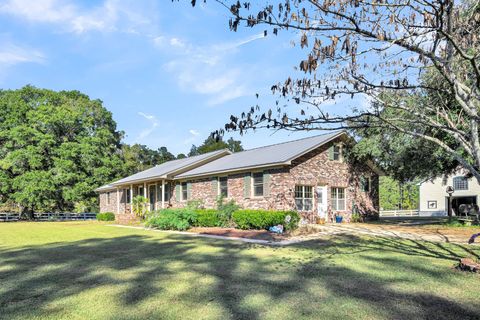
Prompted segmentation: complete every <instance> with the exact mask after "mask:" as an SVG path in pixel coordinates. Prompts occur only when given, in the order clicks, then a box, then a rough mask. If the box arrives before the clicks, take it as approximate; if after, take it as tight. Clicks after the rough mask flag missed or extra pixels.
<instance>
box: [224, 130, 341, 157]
mask: <svg viewBox="0 0 480 320" xmlns="http://www.w3.org/2000/svg"><path fill="white" fill-rule="evenodd" d="M334 132H336V133H337V134H338V133H340V132H345V130H334V131H332V132H326V133H322V134H317V135H315V136H311V137H305V138H299V139H295V140H289V141H284V142H278V143H274V144H269V145H266V146H261V147H255V148H252V149H248V150H243V151H239V152H234V153H233V154H237V153H242V152H247V151H252V150H258V149H262V148H267V147H273V146H278V145H281V144H286V143H291V142H297V141H301V140H307V139H312V138H318V137H321V136H326V135H327V134H333V133H334Z"/></svg>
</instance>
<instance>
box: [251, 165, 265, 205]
mask: <svg viewBox="0 0 480 320" xmlns="http://www.w3.org/2000/svg"><path fill="white" fill-rule="evenodd" d="M256 173H261V174H262V185H263V191H262V195H261V196H256V195H255V177H254V174H256ZM264 175H265V173H264V171H252V172H250V176H251V177H252V179H251V180H252V181H251V182H250V184H251V186H250V197H251V198H255V199H262V198H264V197H265V178H264Z"/></svg>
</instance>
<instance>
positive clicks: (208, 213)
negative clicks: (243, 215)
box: [195, 209, 222, 227]
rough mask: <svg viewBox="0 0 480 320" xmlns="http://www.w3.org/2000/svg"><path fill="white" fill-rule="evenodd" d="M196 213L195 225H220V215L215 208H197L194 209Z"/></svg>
mask: <svg viewBox="0 0 480 320" xmlns="http://www.w3.org/2000/svg"><path fill="white" fill-rule="evenodd" d="M195 214H196V215H197V221H196V222H195V226H196V227H220V226H221V225H222V223H221V221H220V216H219V213H218V211H217V210H215V209H199V210H195Z"/></svg>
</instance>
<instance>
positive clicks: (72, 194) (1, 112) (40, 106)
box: [0, 86, 124, 212]
mask: <svg viewBox="0 0 480 320" xmlns="http://www.w3.org/2000/svg"><path fill="white" fill-rule="evenodd" d="M0 119H1V120H2V121H0V181H1V183H2V186H1V187H0V201H1V202H3V203H5V202H10V203H11V202H14V203H16V204H18V205H20V206H21V207H22V208H24V210H28V211H30V212H31V211H50V210H54V211H70V210H73V209H74V206H75V204H77V206H78V203H82V204H83V206H86V207H88V208H89V210H92V207H95V206H96V205H97V195H96V193H95V192H94V189H95V188H97V187H99V186H101V185H103V184H105V183H107V182H110V181H112V180H114V179H116V178H119V177H121V176H122V175H123V173H124V165H123V161H122V158H121V152H120V150H119V149H120V139H121V136H122V134H121V133H120V132H118V131H116V123H115V122H114V121H113V119H112V115H111V113H110V112H109V111H108V110H106V109H105V108H104V107H103V106H102V103H101V102H100V101H98V100H90V98H89V97H88V96H86V95H84V94H82V93H80V92H78V91H61V92H55V91H51V90H46V89H38V88H35V87H32V86H26V87H24V88H22V89H19V90H5V91H0Z"/></svg>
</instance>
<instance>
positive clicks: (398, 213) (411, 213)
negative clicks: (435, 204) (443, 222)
mask: <svg viewBox="0 0 480 320" xmlns="http://www.w3.org/2000/svg"><path fill="white" fill-rule="evenodd" d="M418 216H419V211H418V210H382V211H380V217H381V218H382V217H418Z"/></svg>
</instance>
